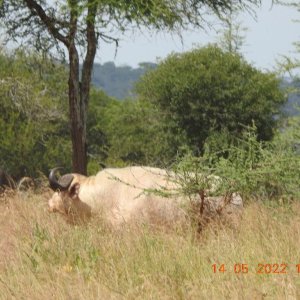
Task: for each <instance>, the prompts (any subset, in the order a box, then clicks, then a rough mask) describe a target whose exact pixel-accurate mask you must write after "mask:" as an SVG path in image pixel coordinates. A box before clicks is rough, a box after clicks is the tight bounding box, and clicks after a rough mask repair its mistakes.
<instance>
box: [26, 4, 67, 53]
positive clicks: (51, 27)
mask: <svg viewBox="0 0 300 300" xmlns="http://www.w3.org/2000/svg"><path fill="white" fill-rule="evenodd" d="M24 1H25V3H26V4H27V7H28V8H29V9H30V11H31V13H32V14H33V15H36V16H38V17H39V18H40V19H41V21H42V22H43V23H44V24H45V26H46V27H47V29H48V31H49V32H50V33H51V34H52V35H53V37H54V38H55V39H57V40H59V41H61V42H62V43H63V44H65V46H66V47H69V44H70V43H69V40H68V38H67V37H66V36H64V35H62V34H61V33H60V32H59V29H58V28H56V27H55V25H56V23H57V22H56V20H55V19H54V18H51V17H49V16H48V15H47V14H46V12H45V10H44V9H43V8H42V7H41V6H40V5H39V4H38V3H37V2H36V1H35V0H24Z"/></svg>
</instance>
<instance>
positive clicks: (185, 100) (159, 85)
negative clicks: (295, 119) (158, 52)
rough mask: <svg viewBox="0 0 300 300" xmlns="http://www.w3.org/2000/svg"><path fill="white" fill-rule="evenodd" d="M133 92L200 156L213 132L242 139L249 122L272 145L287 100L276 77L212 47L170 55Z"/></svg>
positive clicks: (261, 138) (144, 77) (236, 56)
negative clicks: (156, 110) (157, 109)
mask: <svg viewBox="0 0 300 300" xmlns="http://www.w3.org/2000/svg"><path fill="white" fill-rule="evenodd" d="M137 93H138V95H139V97H140V98H141V99H142V100H143V101H145V102H151V103H152V104H154V105H156V106H157V107H158V108H159V110H161V111H162V112H163V115H164V119H165V122H166V124H168V125H169V127H170V131H171V132H172V131H173V132H172V133H173V136H176V134H175V131H176V130H177V129H178V128H181V129H183V131H184V133H185V135H186V136H187V138H188V144H189V146H190V147H192V148H193V150H194V151H195V150H196V151H200V152H202V151H203V146H204V143H205V140H206V139H207V138H208V136H209V135H210V134H211V133H212V132H214V131H220V130H227V131H228V132H230V133H231V134H233V135H237V136H241V133H242V131H243V127H242V126H241V124H243V125H251V124H252V122H253V121H254V122H255V125H256V127H257V133H258V138H259V139H260V140H270V139H271V138H272V136H273V131H274V128H275V126H276V124H277V119H278V118H275V116H277V115H278V114H279V113H280V107H281V105H282V104H283V103H284V100H285V99H284V96H283V93H282V92H281V90H280V89H279V80H278V79H277V78H276V77H275V75H274V74H272V73H263V72H261V71H259V70H257V69H255V68H254V67H252V66H251V65H249V64H248V63H247V62H245V61H244V60H243V59H242V58H241V57H240V56H239V55H237V54H234V53H229V52H223V51H222V50H220V49H219V48H218V47H216V46H207V47H204V48H202V49H197V50H193V51H191V52H187V53H183V54H172V55H170V56H169V57H168V58H167V59H166V60H164V61H163V62H162V63H161V64H159V65H158V67H157V68H156V69H155V70H152V71H150V72H148V73H146V74H145V75H144V76H143V77H142V79H141V81H140V82H139V83H138V84H137Z"/></svg>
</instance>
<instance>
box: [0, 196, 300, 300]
mask: <svg viewBox="0 0 300 300" xmlns="http://www.w3.org/2000/svg"><path fill="white" fill-rule="evenodd" d="M48 197H49V194H47V193H44V194H43V195H34V194H32V193H22V194H19V195H15V194H11V195H7V196H6V197H2V198H0V234H1V235H0V253H1V255H0V291H1V292H0V299H206V298H211V299H225V298H226V299H297V298H300V290H299V287H300V274H299V273H298V272H297V268H296V265H297V264H300V239H299V236H300V213H299V211H300V210H299V209H300V205H299V204H292V205H283V206H280V207H278V206H277V207H272V206H271V205H269V206H267V205H265V204H264V205H261V204H250V205H248V206H247V207H246V209H245V212H244V215H243V219H242V223H241V226H240V227H239V230H238V231H233V230H231V229H230V228H220V227H216V226H214V225H213V224H212V225H211V226H210V227H209V228H207V229H206V230H205V231H204V232H203V233H202V234H201V236H197V235H196V234H195V231H194V230H193V229H190V230H185V231H180V230H176V231H175V230H174V231H172V230H163V229H159V230H156V229H151V228H147V227H144V228H139V229H137V228H135V229H133V228H130V227H124V228H123V229H122V230H119V231H113V230H111V229H110V228H108V227H106V226H105V225H104V224H103V223H102V222H101V220H98V219H94V220H93V221H92V222H91V223H89V224H88V225H84V226H71V225H68V224H66V223H65V222H64V221H63V219H62V218H60V216H58V215H49V214H48V212H47V211H46V203H47V198H48ZM276 263H277V264H283V263H285V264H287V265H288V266H287V269H286V271H287V273H286V274H274V273H271V274H257V272H256V270H257V266H258V264H276ZM213 264H217V265H218V267H220V266H221V265H222V264H224V266H225V268H226V271H225V272H224V273H223V272H216V273H214V272H213V267H212V265H213ZM235 264H247V267H248V273H244V274H241V273H239V274H236V273H235V272H234V265H235ZM273 271H274V270H273Z"/></svg>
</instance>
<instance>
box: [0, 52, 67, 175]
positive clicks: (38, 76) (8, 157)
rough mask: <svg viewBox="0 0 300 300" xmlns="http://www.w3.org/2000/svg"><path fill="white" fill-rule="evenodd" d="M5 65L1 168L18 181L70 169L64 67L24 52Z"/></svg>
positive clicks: (0, 77)
mask: <svg viewBox="0 0 300 300" xmlns="http://www.w3.org/2000/svg"><path fill="white" fill-rule="evenodd" d="M0 65H1V67H0V86H1V88H0V103H1V105H0V140H1V143H0V153H1V155H0V166H1V167H2V168H4V169H5V170H6V171H7V172H8V173H9V174H11V175H13V176H14V177H15V178H20V177H21V176H24V175H27V176H36V175H37V174H38V172H39V171H43V172H45V173H48V170H49V168H51V167H52V166H53V165H57V164H58V165H62V166H69V165H70V143H69V141H68V139H66V137H67V136H68V122H67V116H66V113H65V111H66V107H67V102H66V98H67V96H66V86H65V84H64V78H65V76H66V73H65V69H64V67H63V66H62V65H59V64H57V63H55V62H54V61H51V60H46V59H42V58H41V57H39V56H37V55H28V54H25V52H22V51H19V52H16V53H14V55H13V56H8V55H5V54H3V53H1V54H0Z"/></svg>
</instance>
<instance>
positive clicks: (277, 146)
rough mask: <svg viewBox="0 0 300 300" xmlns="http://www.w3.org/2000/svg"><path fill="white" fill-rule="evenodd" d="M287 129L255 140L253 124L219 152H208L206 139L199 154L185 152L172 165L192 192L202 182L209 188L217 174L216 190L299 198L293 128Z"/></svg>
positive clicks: (298, 162) (299, 176) (259, 196)
mask: <svg viewBox="0 0 300 300" xmlns="http://www.w3.org/2000/svg"><path fill="white" fill-rule="evenodd" d="M298 124H299V123H298ZM290 130H291V129H289V130H287V131H284V132H281V133H277V134H276V138H275V139H274V140H273V141H272V142H262V141H258V140H257V133H256V128H255V126H253V127H248V128H246V129H245V130H244V131H243V134H242V137H241V138H238V137H236V138H235V139H232V141H231V143H230V144H224V147H223V148H220V149H219V150H220V151H219V152H211V150H212V149H214V147H210V145H209V144H208V143H207V144H206V145H205V149H206V151H205V153H204V155H203V156H201V157H194V156H193V155H191V154H188V155H186V156H185V157H184V159H182V160H179V163H178V164H177V165H176V167H175V170H176V172H177V173H178V174H179V175H181V177H179V178H180V179H181V182H182V183H183V189H184V190H185V192H186V193H189V194H193V193H195V192H196V191H199V190H200V189H201V188H203V186H204V185H205V184H206V186H204V188H207V187H208V188H211V186H212V184H214V183H215V182H214V180H212V179H213V177H212V176H215V175H217V176H220V178H222V180H221V181H218V182H217V184H218V189H217V190H216V191H215V192H216V193H217V194H220V193H228V192H240V193H241V194H242V195H243V196H244V198H246V199H249V198H252V199H253V198H257V199H273V198H275V199H281V200H287V199H288V200H291V199H293V198H299V196H300V194H299V189H298V184H299V180H300V174H299V171H298V170H299V168H300V156H299V152H298V151H297V148H295V145H296V144H295V143H296V141H297V140H296V139H295V138H294V137H295V135H294V134H295V131H294V130H292V132H293V133H294V134H291V132H289V131H290ZM226 146H228V147H226ZM220 153H222V154H223V155H220ZM224 154H226V155H224ZM182 174H185V175H186V174H187V176H182ZM191 174H192V175H191ZM194 174H197V176H198V180H195V178H197V176H195V175H194Z"/></svg>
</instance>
